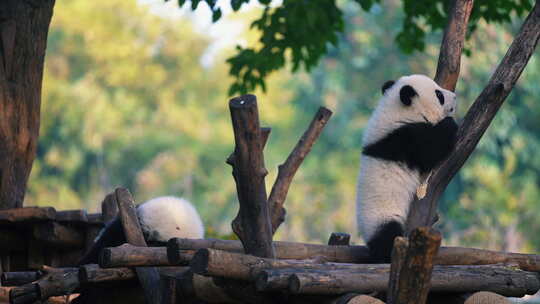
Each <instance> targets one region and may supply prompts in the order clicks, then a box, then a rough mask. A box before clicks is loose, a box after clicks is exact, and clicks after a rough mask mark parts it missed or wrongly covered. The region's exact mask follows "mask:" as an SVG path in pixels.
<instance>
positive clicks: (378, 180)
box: [356, 75, 458, 262]
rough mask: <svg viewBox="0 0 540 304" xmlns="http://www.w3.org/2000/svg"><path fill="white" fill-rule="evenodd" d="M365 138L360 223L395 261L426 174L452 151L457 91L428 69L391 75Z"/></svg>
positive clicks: (375, 248) (377, 249)
mask: <svg viewBox="0 0 540 304" xmlns="http://www.w3.org/2000/svg"><path fill="white" fill-rule="evenodd" d="M382 93H383V97H382V98H381V99H380V101H379V104H378V105H377V107H376V108H375V111H374V112H373V114H372V116H371V118H370V119H369V121H368V124H367V127H366V129H365V131H364V134H363V135H364V136H363V140H362V147H363V151H362V155H361V160H360V174H359V177H358V188H357V190H358V191H357V199H356V204H357V222H358V229H359V231H360V232H361V233H362V236H363V238H364V240H365V241H366V243H367V246H368V247H369V250H370V254H371V256H372V257H373V258H374V261H377V262H389V260H390V256H391V252H392V247H393V241H394V238H395V237H396V236H402V235H403V234H404V231H405V222H406V220H407V215H408V212H409V207H410V203H411V201H412V199H413V198H414V194H415V193H416V191H417V188H418V187H419V186H420V185H421V184H422V182H423V181H424V179H425V177H426V176H427V175H428V174H429V173H430V172H431V170H432V169H434V168H435V166H437V165H438V164H439V163H440V162H441V161H442V160H444V159H445V158H446V157H447V156H448V155H449V154H450V152H451V151H452V149H453V148H454V146H455V142H456V133H457V129H458V126H457V124H456V122H455V120H454V118H453V116H454V115H455V112H456V95H455V94H454V93H453V92H451V91H448V90H445V89H443V88H441V87H439V86H438V85H437V84H436V83H435V81H433V80H432V79H430V78H429V77H427V76H424V75H411V76H404V77H401V78H399V79H398V80H397V81H388V82H386V83H385V84H384V85H383V87H382Z"/></svg>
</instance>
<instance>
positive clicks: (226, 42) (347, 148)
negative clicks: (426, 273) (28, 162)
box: [25, 0, 540, 252]
mask: <svg viewBox="0 0 540 304" xmlns="http://www.w3.org/2000/svg"><path fill="white" fill-rule="evenodd" d="M341 3H342V8H343V10H344V13H345V15H346V18H345V19H346V32H345V34H343V35H342V36H341V41H340V43H339V48H332V49H331V50H330V52H329V54H328V55H327V56H326V57H325V58H324V59H323V60H322V61H321V62H320V64H319V66H318V67H317V68H316V69H314V70H313V71H312V72H311V73H309V74H308V73H305V72H300V73H296V74H291V73H290V72H288V70H283V71H279V72H276V73H274V74H272V75H271V77H270V78H269V79H268V83H267V91H266V92H260V91H258V92H254V93H255V94H256V95H257V96H258V101H259V110H260V117H261V122H262V125H263V126H269V127H272V133H271V135H270V139H269V142H268V144H267V147H266V150H265V161H266V167H267V169H268V170H269V172H270V173H269V175H268V177H267V179H266V180H267V189H268V190H269V189H270V188H271V186H272V184H273V181H274V180H275V177H276V173H277V166H278V164H280V163H281V162H283V161H284V160H285V158H286V157H287V155H288V153H289V152H290V151H291V150H292V148H293V146H294V145H295V143H296V141H297V140H298V139H299V137H300V136H301V135H302V133H303V132H304V130H305V128H306V127H307V125H308V124H309V121H310V120H311V118H312V116H313V115H314V114H315V112H316V111H317V108H318V107H319V106H321V105H324V106H326V107H328V108H330V109H331V110H332V111H334V115H333V117H332V118H331V120H330V122H329V124H328V126H327V127H326V129H325V130H324V132H323V134H322V136H321V138H320V139H319V140H318V142H317V143H316V145H315V147H314V149H313V150H312V152H311V153H310V154H309V156H308V157H307V159H306V160H305V161H304V163H303V164H302V166H301V167H300V170H299V171H298V173H297V174H296V177H295V179H294V182H293V184H292V185H291V190H290V192H289V195H288V197H287V201H286V208H287V211H288V214H287V219H286V222H285V224H284V225H282V227H281V228H280V230H279V232H278V234H277V236H276V239H280V240H293V241H310V242H325V241H326V240H327V238H328V236H329V235H330V233H331V232H334V231H339V232H347V233H350V234H351V235H352V236H353V241H354V242H355V243H361V242H362V241H361V238H360V237H359V235H358V234H357V232H356V223H355V217H354V214H355V183H356V177H357V172H358V168H359V166H360V163H359V156H360V139H361V136H362V129H363V127H364V126H365V124H366V121H367V119H368V117H369V115H370V113H371V111H372V109H373V107H374V106H375V104H376V102H377V99H378V98H379V97H380V87H381V85H382V84H383V83H384V82H385V81H386V80H389V79H396V78H398V77H399V76H401V75H405V74H412V73H423V74H427V75H431V76H433V74H434V72H435V69H436V63H437V55H438V48H439V43H440V39H441V33H440V32H436V33H432V35H431V36H430V37H428V44H427V47H426V53H424V54H418V53H417V54H413V55H404V54H402V53H401V52H400V51H399V50H398V48H397V47H396V44H395V42H394V36H395V34H396V33H397V32H398V30H399V28H400V25H401V20H402V19H401V18H402V9H401V7H400V6H399V5H400V2H399V1H396V0H394V1H385V5H384V6H383V7H381V6H375V7H373V8H372V10H371V12H370V13H366V12H364V11H362V10H360V8H359V7H358V6H357V5H356V4H353V3H350V2H349V1H342V2H341ZM206 10H207V8H206V7H204V5H201V6H200V8H199V9H198V10H197V11H196V12H195V13H189V12H188V11H186V10H180V9H178V7H177V6H176V5H175V3H174V1H173V3H170V2H169V3H164V2H163V1H161V0H153V1H150V0H146V1H136V0H94V1H88V0H70V1H57V3H56V7H55V12H54V16H53V20H52V24H51V29H50V33H49V40H48V48H47V57H46V62H45V63H46V68H45V76H44V84H43V91H42V92H43V102H42V125H41V131H40V139H39V149H38V156H37V159H36V161H35V162H34V167H33V169H32V175H31V179H30V181H29V192H28V194H27V198H26V202H25V204H26V205H43V206H45V205H47V206H50V205H52V206H55V207H56V208H57V209H75V208H87V209H88V210H90V211H98V210H99V207H100V203H101V201H102V199H103V198H104V196H105V195H106V194H107V193H108V192H110V191H112V190H113V189H114V188H115V187H116V186H126V187H128V188H129V189H130V190H131V192H132V193H133V194H134V196H135V199H136V200H137V201H138V202H143V201H145V200H147V199H149V198H152V197H155V196H160V195H176V196H183V197H185V198H187V199H189V200H190V201H192V202H193V203H194V204H195V205H196V207H197V209H198V210H199V212H200V213H201V216H202V218H203V220H204V222H205V225H206V227H207V229H208V230H209V231H210V234H211V235H213V236H223V237H225V236H227V235H229V234H230V233H231V229H230V222H231V220H232V218H234V216H235V215H236V213H237V208H238V203H237V197H236V188H235V184H234V181H233V179H232V176H231V168H230V167H229V166H228V165H226V164H225V159H226V158H227V156H228V155H229V154H230V152H231V151H232V150H233V144H234V139H233V133H232V128H231V123H230V114H229V112H228V107H227V102H228V99H229V97H230V96H228V95H227V90H228V87H229V85H230V84H231V83H232V77H231V76H229V75H228V66H227V64H226V63H225V60H226V59H227V58H228V57H230V56H231V55H233V54H234V52H235V46H236V45H237V44H241V45H256V43H257V39H258V33H257V32H255V31H250V30H249V23H250V21H252V20H253V19H254V18H256V17H257V16H258V15H259V14H260V8H259V7H257V6H248V7H247V8H245V9H242V10H241V11H240V13H236V14H235V13H230V14H225V16H224V18H222V20H220V21H219V22H217V23H216V24H211V22H210V19H211V17H210V16H209V13H208V12H207V11H206ZM519 24H520V20H515V22H514V24H512V25H508V26H505V27H500V26H499V27H497V26H491V25H486V24H481V28H480V29H479V30H477V31H476V32H475V34H474V36H473V37H472V39H471V40H470V41H469V42H468V43H467V44H466V47H467V49H468V50H470V51H471V56H470V57H466V58H464V60H463V64H462V72H461V79H460V82H459V83H458V87H457V93H458V95H459V107H460V116H461V117H462V116H463V115H464V113H465V111H466V109H467V108H468V106H469V105H470V104H471V103H472V102H473V101H474V99H475V98H476V96H478V94H479V93H480V91H481V90H482V88H483V86H484V85H485V84H486V83H487V80H488V78H489V75H490V73H491V72H492V71H493V69H494V68H495V67H496V65H497V64H498V62H499V60H500V59H501V58H502V56H503V55H504V52H505V51H506V49H507V48H508V46H509V44H510V42H511V41H512V38H513V33H515V32H516V30H517V28H518V27H519ZM539 56H540V54H539V52H538V51H537V52H536V54H535V55H534V56H533V58H532V60H531V61H530V63H529V65H528V67H527V68H526V69H525V72H524V73H523V74H522V76H521V79H520V80H519V82H518V85H517V86H516V87H515V88H514V90H513V93H512V94H511V95H510V97H509V98H508V100H507V102H506V103H505V105H504V106H503V108H502V109H501V110H500V111H499V113H498V114H497V118H496V119H495V121H494V122H493V123H492V125H491V126H490V128H489V130H488V132H487V134H485V135H484V138H483V140H482V141H481V143H480V145H479V146H478V148H477V150H476V152H475V153H474V154H473V155H472V156H471V158H470V159H469V160H468V161H467V163H466V166H465V167H464V168H463V169H462V170H461V171H460V174H459V175H458V176H456V177H455V178H454V181H453V183H452V184H451V185H450V187H449V188H448V190H447V191H446V194H445V197H444V199H443V201H442V202H441V203H440V214H441V221H440V225H439V228H440V229H441V230H442V231H443V233H444V243H445V244H447V245H461V246H475V247H480V248H489V249H497V250H511V251H520V252H538V251H540V234H539V233H537V232H538V231H540V191H539V183H540V157H538V156H537V152H538V151H540V123H539V122H540V100H539V99H538V96H540V86H539V85H538V84H539V83H540V62H539Z"/></svg>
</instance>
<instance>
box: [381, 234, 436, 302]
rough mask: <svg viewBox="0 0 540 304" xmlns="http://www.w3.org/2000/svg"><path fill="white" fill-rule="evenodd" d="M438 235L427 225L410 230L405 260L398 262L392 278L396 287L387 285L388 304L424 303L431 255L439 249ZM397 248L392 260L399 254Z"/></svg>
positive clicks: (428, 283)
mask: <svg viewBox="0 0 540 304" xmlns="http://www.w3.org/2000/svg"><path fill="white" fill-rule="evenodd" d="M441 239H442V237H441V234H440V233H439V232H438V231H436V230H434V229H431V228H428V227H420V228H417V229H415V230H413V231H412V232H411V236H410V238H409V247H408V249H407V255H406V257H405V260H403V262H398V264H401V269H400V270H399V273H398V278H397V280H396V283H397V288H394V289H391V292H392V293H391V294H390V296H389V300H388V301H387V302H388V304H424V303H426V300H427V296H428V292H429V288H430V280H431V272H432V270H433V259H434V257H435V255H436V254H437V251H438V250H439V246H440V245H441ZM398 244H399V240H398ZM399 251H400V250H399V249H398V250H397V252H396V253H398V254H396V256H395V257H394V256H393V257H392V262H395V261H396V260H397V259H398V258H399V257H401V256H402V255H401V254H399ZM394 258H396V259H394ZM390 281H391V280H390Z"/></svg>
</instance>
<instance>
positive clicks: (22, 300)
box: [9, 284, 40, 304]
mask: <svg viewBox="0 0 540 304" xmlns="http://www.w3.org/2000/svg"><path fill="white" fill-rule="evenodd" d="M38 300H40V295H39V289H38V285H37V284H26V285H23V286H20V287H12V288H11V289H9V303H10V304H26V303H35V302H36V301H38Z"/></svg>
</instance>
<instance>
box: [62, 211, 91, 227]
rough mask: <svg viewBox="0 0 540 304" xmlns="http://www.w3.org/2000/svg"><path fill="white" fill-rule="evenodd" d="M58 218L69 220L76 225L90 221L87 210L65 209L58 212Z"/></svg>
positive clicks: (64, 220) (63, 220)
mask: <svg viewBox="0 0 540 304" xmlns="http://www.w3.org/2000/svg"><path fill="white" fill-rule="evenodd" d="M56 220H57V221H59V222H69V223H70V224H75V225H84V224H86V223H87V222H88V215H87V213H86V210H80V209H79V210H64V211H57V212H56Z"/></svg>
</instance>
